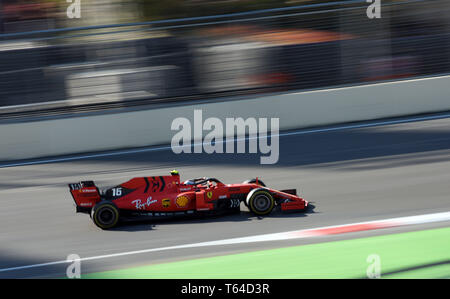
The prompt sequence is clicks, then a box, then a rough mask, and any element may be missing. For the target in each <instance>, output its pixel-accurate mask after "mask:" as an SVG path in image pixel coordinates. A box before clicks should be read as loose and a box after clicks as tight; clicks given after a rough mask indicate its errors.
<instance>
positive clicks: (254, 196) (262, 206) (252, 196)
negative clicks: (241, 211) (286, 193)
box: [245, 188, 275, 216]
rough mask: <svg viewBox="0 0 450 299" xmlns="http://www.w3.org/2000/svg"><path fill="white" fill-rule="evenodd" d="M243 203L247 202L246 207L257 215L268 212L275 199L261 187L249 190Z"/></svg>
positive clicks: (270, 210) (271, 208)
mask: <svg viewBox="0 0 450 299" xmlns="http://www.w3.org/2000/svg"><path fill="white" fill-rule="evenodd" d="M245 203H246V204H247V207H248V209H249V210H250V211H251V212H252V213H254V214H256V215H258V216H264V215H267V214H270V212H272V210H273V208H274V206H275V200H274V199H273V196H272V194H270V192H269V191H267V190H265V189H262V188H261V189H253V190H252V191H250V193H249V194H248V195H247V199H246V200H245Z"/></svg>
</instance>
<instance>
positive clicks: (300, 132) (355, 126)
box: [0, 114, 450, 168]
mask: <svg viewBox="0 0 450 299" xmlns="http://www.w3.org/2000/svg"><path fill="white" fill-rule="evenodd" d="M444 118H450V114H440V115H429V116H421V117H411V118H402V119H397V120H386V121H375V122H368V123H363V124H352V125H342V126H333V127H327V128H318V129H310V130H308V129H306V130H305V129H302V130H298V131H291V132H286V133H280V134H274V135H273V136H275V137H286V136H295V135H305V134H312V133H325V132H333V131H341V130H349V129H360V128H369V127H378V126H386V125H395V124H404V123H410V122H418V121H427V120H437V119H444ZM260 138H267V136H263V137H259V136H256V137H245V138H244V137H241V138H234V139H225V140H222V141H219V142H218V143H227V142H236V141H240V140H253V139H260ZM200 144H203V142H201V143H192V144H191V145H189V146H177V147H175V148H185V147H189V148H190V147H191V146H195V145H200ZM166 150H172V147H171V146H169V145H165V146H158V147H150V148H140V149H129V150H118V151H112V152H107V153H97V154H89V155H74V156H71V157H60V158H51V159H38V160H33V161H24V162H15V163H4V164H0V168H6V167H15V166H25V165H36V164H46V163H55V162H67V161H74V160H83V159H91V158H102V157H111V156H119V155H126V154H138V153H146V152H156V151H166Z"/></svg>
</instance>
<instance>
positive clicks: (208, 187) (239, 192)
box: [69, 174, 308, 213]
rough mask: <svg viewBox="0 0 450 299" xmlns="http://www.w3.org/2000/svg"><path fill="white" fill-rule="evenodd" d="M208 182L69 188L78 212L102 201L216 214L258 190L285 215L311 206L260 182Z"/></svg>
mask: <svg viewBox="0 0 450 299" xmlns="http://www.w3.org/2000/svg"><path fill="white" fill-rule="evenodd" d="M203 179H204V178H203ZM197 180H201V179H197ZM204 180H206V181H204V182H202V183H201V184H185V183H181V182H180V176H179V175H178V174H172V175H167V176H153V177H138V178H133V179H131V180H129V181H127V182H125V183H123V184H120V185H119V186H116V187H113V188H110V189H107V190H104V191H102V192H100V191H99V189H98V188H97V187H96V186H95V184H94V183H93V182H92V181H88V182H80V183H76V184H69V187H70V189H71V190H70V192H71V194H72V197H73V198H74V200H75V203H76V206H77V211H86V212H88V211H89V210H90V209H91V208H92V207H94V205H95V204H96V203H98V202H100V201H102V200H109V201H112V202H113V203H114V204H115V205H116V206H117V208H119V209H120V210H121V211H138V212H160V213H176V212H186V211H214V210H219V209H222V208H223V207H227V208H230V205H231V207H233V206H234V207H235V208H236V207H239V204H240V202H241V201H245V199H246V197H247V195H248V193H249V192H250V191H251V190H253V189H255V188H264V189H266V190H268V191H269V192H270V193H271V194H272V196H273V198H274V199H275V202H276V204H278V205H279V206H280V207H281V210H284V211H286V210H304V209H305V208H306V207H307V205H308V202H307V201H306V200H304V199H303V198H301V197H299V196H297V195H296V191H295V189H292V190H284V191H278V190H275V189H271V188H266V187H262V186H261V185H259V184H258V182H257V181H256V182H255V183H241V184H224V183H222V182H220V181H218V180H216V179H204Z"/></svg>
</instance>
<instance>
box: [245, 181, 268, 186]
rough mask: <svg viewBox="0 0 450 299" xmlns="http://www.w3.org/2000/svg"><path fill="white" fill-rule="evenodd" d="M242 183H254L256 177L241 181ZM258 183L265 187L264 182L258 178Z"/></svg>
mask: <svg viewBox="0 0 450 299" xmlns="http://www.w3.org/2000/svg"><path fill="white" fill-rule="evenodd" d="M243 184H256V179H250V180H246V181H244V182H243ZM258 185H260V186H263V187H266V184H264V182H263V181H261V180H260V179H258Z"/></svg>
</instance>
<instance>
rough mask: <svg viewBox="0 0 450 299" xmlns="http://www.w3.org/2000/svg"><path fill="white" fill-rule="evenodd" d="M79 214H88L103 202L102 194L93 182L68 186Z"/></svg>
mask: <svg viewBox="0 0 450 299" xmlns="http://www.w3.org/2000/svg"><path fill="white" fill-rule="evenodd" d="M68 186H69V189H70V194H71V195H72V198H73V200H74V202H75V206H76V210H77V212H86V211H90V209H91V208H92V207H93V206H94V205H95V204H96V203H97V202H99V201H100V200H101V197H100V192H99V190H98V188H97V186H95V184H94V182H93V181H83V182H79V183H73V184H68Z"/></svg>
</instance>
